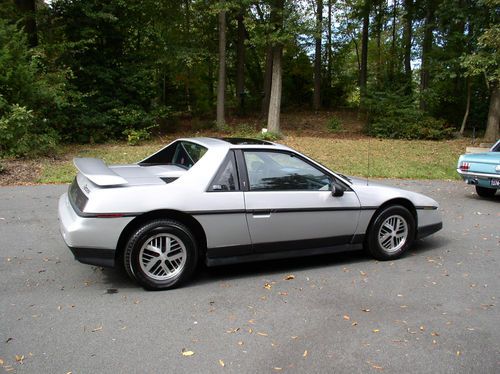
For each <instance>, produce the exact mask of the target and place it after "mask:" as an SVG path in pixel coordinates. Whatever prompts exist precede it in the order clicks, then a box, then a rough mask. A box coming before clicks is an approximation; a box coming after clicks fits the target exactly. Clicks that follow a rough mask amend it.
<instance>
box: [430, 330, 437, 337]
mask: <svg viewBox="0 0 500 374" xmlns="http://www.w3.org/2000/svg"><path fill="white" fill-rule="evenodd" d="M431 335H432V336H439V334H438V333H437V332H436V331H433V332H431Z"/></svg>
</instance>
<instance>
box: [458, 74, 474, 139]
mask: <svg viewBox="0 0 500 374" xmlns="http://www.w3.org/2000/svg"><path fill="white" fill-rule="evenodd" d="M471 91H472V81H471V79H470V78H467V104H466V106H465V114H464V119H463V120H462V126H461V127H460V135H464V131H465V125H466V123H467V118H468V117H469V110H470V97H471Z"/></svg>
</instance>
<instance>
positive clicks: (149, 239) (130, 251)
mask: <svg viewBox="0 0 500 374" xmlns="http://www.w3.org/2000/svg"><path fill="white" fill-rule="evenodd" d="M197 262H198V250H197V247H196V240H195V239H194V237H193V235H192V234H191V232H190V230H189V229H188V228H187V227H186V226H184V225H183V224H181V223H180V222H177V221H173V220H167V219H160V220H154V221H151V222H148V223H146V224H145V225H143V226H142V227H140V228H139V229H137V230H136V231H135V232H134V234H132V236H131V237H130V239H129V241H128V243H127V246H126V248H125V252H124V265H125V270H126V271H127V273H128V274H129V276H130V277H131V278H132V279H134V280H137V282H138V283H139V284H141V285H142V286H143V287H145V288H147V289H151V290H164V289H170V288H174V287H177V286H179V285H180V284H182V283H183V282H185V281H186V280H188V279H189V277H190V276H191V274H192V273H193V271H194V269H195V267H196V264H197Z"/></svg>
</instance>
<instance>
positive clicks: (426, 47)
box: [420, 0, 435, 110]
mask: <svg viewBox="0 0 500 374" xmlns="http://www.w3.org/2000/svg"><path fill="white" fill-rule="evenodd" d="M434 11H435V9H434V0H428V1H426V2H425V21H424V39H423V41H422V62H421V68H420V109H422V110H426V109H427V103H426V100H425V91H426V90H427V89H428V88H429V83H430V66H429V65H430V56H429V55H430V53H431V50H432V35H433V32H434Z"/></svg>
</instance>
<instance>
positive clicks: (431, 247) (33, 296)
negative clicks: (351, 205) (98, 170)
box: [0, 180, 500, 374]
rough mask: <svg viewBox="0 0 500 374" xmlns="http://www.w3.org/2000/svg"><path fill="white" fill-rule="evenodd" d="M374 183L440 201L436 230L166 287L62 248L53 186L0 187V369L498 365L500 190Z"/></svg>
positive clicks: (57, 190)
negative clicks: (388, 258) (397, 246)
mask: <svg viewBox="0 0 500 374" xmlns="http://www.w3.org/2000/svg"><path fill="white" fill-rule="evenodd" d="M384 183H388V184H393V185H401V186H403V187H405V188H409V189H412V190H415V191H419V192H423V193H425V194H428V195H429V196H431V197H433V198H435V199H436V200H437V201H438V202H439V203H440V204H441V207H442V214H443V221H444V229H443V230H442V231H440V232H438V233H437V234H435V235H433V236H432V237H429V238H426V239H424V240H422V241H419V242H418V243H417V245H416V246H415V248H414V250H413V251H412V252H411V253H409V254H408V255H407V256H406V257H404V258H403V259H400V260H398V261H394V262H378V261H374V260H373V259H371V258H370V257H369V256H367V255H365V254H364V253H363V252H354V253H349V254H335V255H328V256H320V257H311V258H306V259H294V260H286V261H285V260H284V261H272V262H265V263H255V264H245V265H238V266H230V267H219V268H211V269H206V268H204V269H201V271H200V272H199V274H198V275H197V276H196V277H195V279H194V280H193V281H192V282H191V283H189V284H188V285H186V286H185V287H183V288H181V289H177V290H172V291H165V292H147V291H144V290H143V289H141V288H139V287H137V286H136V285H135V284H134V283H132V282H131V281H129V280H128V279H127V278H126V276H125V275H124V273H122V272H120V271H116V270H109V269H101V268H97V267H92V266H88V265H83V264H80V263H78V262H76V261H74V259H73V257H72V255H71V253H70V252H69V250H68V249H67V248H66V247H65V245H64V243H63V241H62V239H61V238H60V236H59V232H58V222H57V214H56V210H57V198H58V196H59V195H60V194H61V193H62V192H63V191H64V190H65V189H66V188H67V186H36V187H4V188H0V372H2V371H3V372H6V373H16V372H17V373H68V372H72V373H73V374H76V373H116V372H123V373H170V372H189V373H205V372H207V373H222V372H225V371H226V372H235V373H240V372H242V373H266V372H270V373H272V372H309V373H326V372H336V373H358V372H360V373H367V372H384V373H401V372H418V373H453V372H454V373H494V372H499V371H500V313H499V310H498V309H499V301H500V287H499V286H500V281H499V275H498V274H499V271H498V265H499V260H500V253H499V250H500V196H499V194H497V196H496V198H494V199H492V200H485V199H479V198H478V197H477V196H476V195H475V194H474V193H473V189H472V188H471V187H468V186H466V185H464V184H463V183H461V182H444V181H395V180H393V181H385V182H384Z"/></svg>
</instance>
